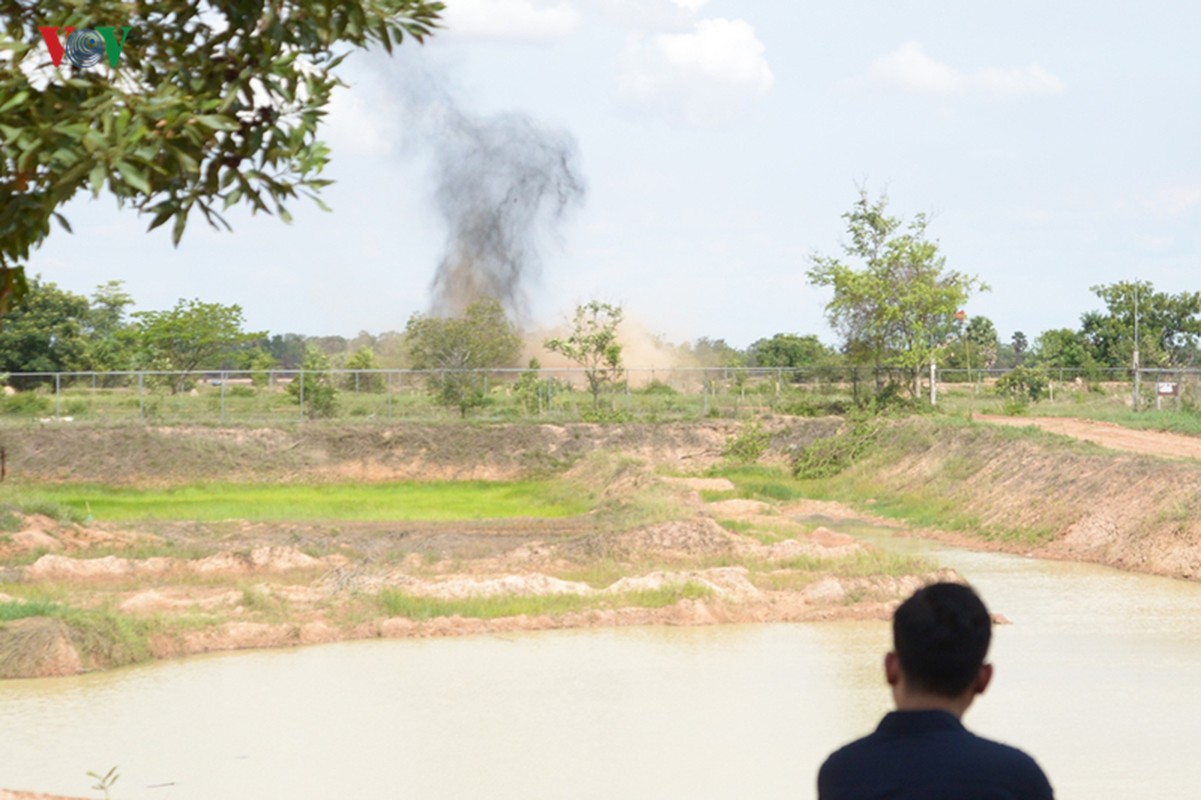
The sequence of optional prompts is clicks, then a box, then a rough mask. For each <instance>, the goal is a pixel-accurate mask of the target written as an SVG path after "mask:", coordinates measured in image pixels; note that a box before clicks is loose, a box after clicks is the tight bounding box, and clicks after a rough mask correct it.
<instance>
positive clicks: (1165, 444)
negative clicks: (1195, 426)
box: [975, 414, 1201, 458]
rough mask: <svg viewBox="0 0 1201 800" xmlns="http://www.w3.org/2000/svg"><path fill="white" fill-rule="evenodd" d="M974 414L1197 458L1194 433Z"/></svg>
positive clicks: (1130, 448)
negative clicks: (1186, 433) (1188, 434)
mask: <svg viewBox="0 0 1201 800" xmlns="http://www.w3.org/2000/svg"><path fill="white" fill-rule="evenodd" d="M975 418H976V419H978V420H980V421H981V422H991V423H993V424H994V425H1010V426H1013V427H1028V426H1035V427H1038V428H1042V429H1043V430H1045V431H1050V432H1051V433H1060V434H1063V435H1064V436H1072V437H1074V438H1076V439H1083V440H1084V441H1086V442H1092V443H1093V444H1098V445H1101V446H1102V447H1108V448H1109V449H1111V450H1125V451H1127V452H1130V453H1146V454H1148V455H1153V456H1168V457H1171V458H1201V437H1196V436H1185V435H1184V434H1179V433H1165V432H1163V431H1140V430H1134V429H1132V428H1123V427H1122V426H1121V425H1115V424H1113V423H1112V422H1096V421H1094V420H1085V419H1075V418H1073V417H1001V416H994V415H991V414H977V415H976V417H975Z"/></svg>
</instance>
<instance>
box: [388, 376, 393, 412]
mask: <svg viewBox="0 0 1201 800" xmlns="http://www.w3.org/2000/svg"><path fill="white" fill-rule="evenodd" d="M391 417H392V373H391V372H389V373H388V418H389V419H391Z"/></svg>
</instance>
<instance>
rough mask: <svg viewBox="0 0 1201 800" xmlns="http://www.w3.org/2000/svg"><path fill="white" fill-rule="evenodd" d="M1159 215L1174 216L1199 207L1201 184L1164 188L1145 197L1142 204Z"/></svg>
mask: <svg viewBox="0 0 1201 800" xmlns="http://www.w3.org/2000/svg"><path fill="white" fill-rule="evenodd" d="M1142 204H1143V205H1144V206H1145V207H1146V208H1148V209H1150V210H1151V211H1154V212H1156V213H1159V214H1166V215H1168V216H1176V215H1177V214H1183V213H1184V212H1186V211H1189V210H1191V209H1193V208H1197V207H1198V206H1201V184H1191V185H1189V184H1183V185H1179V186H1165V187H1163V188H1162V189H1159V190H1158V191H1156V192H1154V193H1153V194H1152V195H1151V196H1150V197H1146V198H1144V200H1143V203H1142Z"/></svg>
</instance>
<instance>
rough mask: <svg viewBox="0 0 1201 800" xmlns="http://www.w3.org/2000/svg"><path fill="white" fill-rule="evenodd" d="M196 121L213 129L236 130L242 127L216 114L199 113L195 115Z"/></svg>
mask: <svg viewBox="0 0 1201 800" xmlns="http://www.w3.org/2000/svg"><path fill="white" fill-rule="evenodd" d="M196 121H197V122H199V123H200V124H201V125H203V126H204V127H206V128H209V129H210V130H214V131H236V130H238V129H239V128H241V127H242V126H241V125H239V124H238V123H237V122H234V121H233V120H231V119H229V118H228V117H222V116H218V115H217V114H199V115H197V116H196Z"/></svg>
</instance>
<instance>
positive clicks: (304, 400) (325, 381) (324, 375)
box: [288, 347, 338, 419]
mask: <svg viewBox="0 0 1201 800" xmlns="http://www.w3.org/2000/svg"><path fill="white" fill-rule="evenodd" d="M301 370H302V372H301V373H300V374H299V375H297V376H296V377H295V378H293V379H292V382H291V383H289V384H288V394H290V395H292V398H293V399H294V400H295V401H296V402H297V403H299V404H300V405H301V408H302V409H303V410H304V415H305V416H306V417H308V418H309V419H316V418H317V417H332V416H333V415H334V412H335V411H337V408H338V388H337V387H336V386H334V381H333V379H332V378H331V377H330V374H329V356H327V355H326V354H325V353H322V352H321V351H320V350H318V349H317V348H315V347H310V348H308V349H307V350H306V351H305V354H304V362H303V364H302V365H301Z"/></svg>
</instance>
